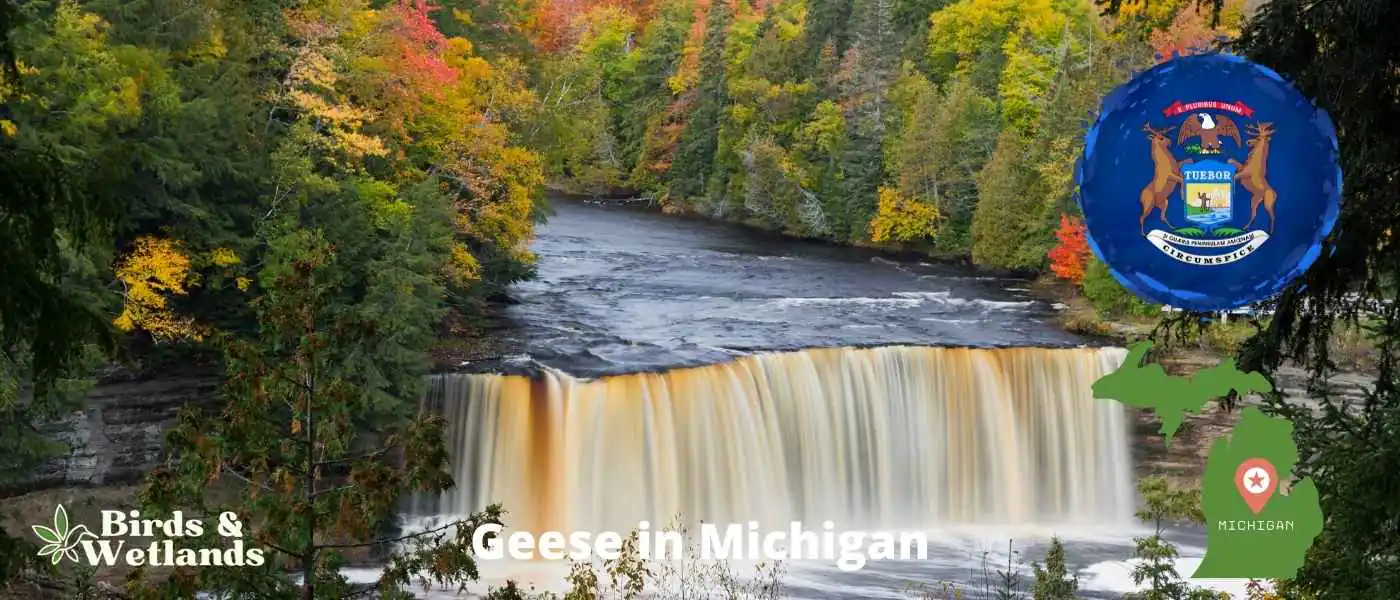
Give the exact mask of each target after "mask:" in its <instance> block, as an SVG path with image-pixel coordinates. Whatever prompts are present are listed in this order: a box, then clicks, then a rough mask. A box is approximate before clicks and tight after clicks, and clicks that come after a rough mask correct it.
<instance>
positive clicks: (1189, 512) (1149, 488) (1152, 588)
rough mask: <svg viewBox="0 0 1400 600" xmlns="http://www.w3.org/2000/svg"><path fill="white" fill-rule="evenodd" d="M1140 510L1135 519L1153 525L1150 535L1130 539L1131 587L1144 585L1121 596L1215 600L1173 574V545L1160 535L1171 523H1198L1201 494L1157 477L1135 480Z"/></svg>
mask: <svg viewBox="0 0 1400 600" xmlns="http://www.w3.org/2000/svg"><path fill="white" fill-rule="evenodd" d="M1138 493H1139V494H1141V495H1142V508H1140V509H1139V510H1138V513H1137V517H1138V519H1140V520H1142V522H1144V523H1147V524H1150V525H1152V526H1153V528H1154V530H1153V533H1152V535H1148V536H1141V537H1137V538H1133V541H1134V544H1135V545H1134V549H1133V558H1136V559H1138V561H1139V562H1138V564H1137V565H1136V566H1134V567H1133V575H1132V576H1133V584H1134V585H1139V586H1142V585H1144V584H1145V585H1146V588H1145V589H1144V590H1143V591H1141V592H1135V593H1132V594H1128V595H1127V596H1124V598H1125V599H1126V600H1218V599H1219V598H1220V597H1221V596H1220V595H1219V594H1217V593H1215V592H1212V591H1210V590H1207V589H1203V588H1197V587H1193V586H1191V585H1190V584H1189V583H1187V582H1186V581H1185V580H1184V579H1182V577H1181V575H1180V574H1179V573H1177V571H1176V564H1175V561H1176V558H1177V550H1176V546H1175V545H1174V544H1172V543H1171V542H1169V541H1167V539H1166V538H1165V537H1163V536H1162V532H1163V527H1164V526H1165V525H1166V524H1168V523H1171V522H1183V521H1184V522H1188V523H1194V524H1201V523H1204V522H1205V516H1204V515H1202V514H1201V492H1200V490H1199V489H1183V488H1178V487H1175V486H1173V485H1171V484H1170V483H1169V482H1168V481H1167V480H1166V479H1164V478H1162V477H1160V476H1153V477H1144V478H1143V479H1141V480H1139V481H1138Z"/></svg>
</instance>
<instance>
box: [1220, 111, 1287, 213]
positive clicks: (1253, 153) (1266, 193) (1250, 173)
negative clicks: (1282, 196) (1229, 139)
mask: <svg viewBox="0 0 1400 600" xmlns="http://www.w3.org/2000/svg"><path fill="white" fill-rule="evenodd" d="M1245 131H1246V132H1247V133H1248V134H1249V135H1250V136H1251V137H1250V138H1249V140H1248V141H1246V142H1245V145H1246V146H1248V147H1249V156H1247V157H1245V159H1244V164H1240V162H1239V161H1237V160H1235V159H1233V158H1232V159H1230V161H1229V163H1230V166H1232V167H1234V168H1235V170H1236V172H1235V181H1238V182H1240V185H1241V186H1244V189H1246V190H1249V195H1250V196H1252V198H1251V199H1250V207H1249V223H1248V224H1246V225H1245V226H1244V228H1245V229H1249V228H1250V226H1251V225H1254V219H1255V217H1257V216H1259V205H1260V204H1263V205H1264V212H1265V213H1268V215H1269V233H1273V232H1274V201H1275V200H1278V192H1276V191H1274V188H1273V186H1271V185H1269V181H1268V179H1267V176H1268V170H1269V140H1270V139H1272V138H1273V137H1274V124H1273V123H1259V124H1258V125H1253V124H1251V125H1246V126H1245Z"/></svg>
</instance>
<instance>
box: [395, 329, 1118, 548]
mask: <svg viewBox="0 0 1400 600" xmlns="http://www.w3.org/2000/svg"><path fill="white" fill-rule="evenodd" d="M1124 356H1125V352H1124V351H1123V350H1121V349H1115V348H1104V349H1088V348H1081V349H1062V350H1049V349H1038V348H1013V349H968V348H929V347H907V346H901V347H884V348H874V349H849V348H833V349H815V350H804V351H799V352H789V353H767V354H757V355H751V356H745V357H742V358H739V359H737V360H735V361H733V362H730V363H725V364H715V365H708V366H702V367H693V368H682V369H675V370H671V371H667V372H663V373H636V374H629V375H618V376H610V377H603V378H600V379H578V378H574V377H571V376H569V375H566V374H563V373H559V372H553V371H550V372H546V373H543V374H542V375H541V376H539V377H536V378H533V379H532V378H527V377H521V376H506V375H466V374H447V375H438V376H434V377H433V378H432V381H431V382H430V385H429V390H428V391H427V393H426V394H425V398H424V401H423V402H424V409H425V410H430V411H435V412H438V413H440V414H443V415H444V416H445V417H446V418H447V420H448V423H449V432H448V436H449V437H448V439H449V448H450V451H451V452H452V457H453V465H454V469H455V477H456V481H457V487H456V489H454V490H452V491H450V492H448V493H445V494H443V495H442V497H440V498H433V499H431V500H432V501H433V503H434V504H435V506H431V507H426V508H420V510H428V511H438V512H444V513H463V512H467V511H471V510H476V509H480V508H482V507H484V506H486V505H488V504H491V503H495V502H499V503H501V504H502V505H503V506H504V507H505V509H506V510H507V511H508V514H507V517H506V520H507V523H508V524H509V525H510V526H511V527H512V528H521V529H529V530H534V531H578V530H583V531H629V530H631V529H633V528H635V527H636V526H637V523H638V522H639V521H641V520H649V521H651V522H652V523H665V522H668V521H670V520H671V518H672V517H675V516H677V515H683V516H684V517H685V519H686V520H687V521H692V522H693V521H694V520H704V521H707V522H714V523H745V522H749V521H758V522H759V523H760V524H761V525H762V526H765V527H766V526H769V525H772V526H779V525H785V524H787V523H790V522H792V521H806V522H821V521H823V520H831V521H834V522H835V523H836V524H837V526H838V527H841V528H847V529H849V528H872V529H873V528H899V529H907V528H914V527H937V526H943V525H962V524H994V525H1018V524H1044V523H1052V524H1065V523H1070V524H1073V523H1096V524H1115V523H1117V522H1123V523H1128V522H1131V520H1132V510H1133V490H1132V473H1131V458H1130V452H1129V445H1128V437H1127V434H1128V423H1127V417H1126V413H1125V409H1123V408H1122V407H1120V406H1118V405H1117V404H1116V403H1113V402H1108V401H1100V400H1095V399H1094V398H1093V396H1092V394H1091V392H1090V385H1091V384H1092V383H1093V382H1094V380H1096V379H1097V378H1098V377H1100V376H1101V375H1103V374H1105V373H1108V372H1109V371H1111V370H1113V369H1114V368H1117V366H1118V365H1119V364H1120V363H1121V362H1122V360H1123V358H1124ZM420 506H421V505H420Z"/></svg>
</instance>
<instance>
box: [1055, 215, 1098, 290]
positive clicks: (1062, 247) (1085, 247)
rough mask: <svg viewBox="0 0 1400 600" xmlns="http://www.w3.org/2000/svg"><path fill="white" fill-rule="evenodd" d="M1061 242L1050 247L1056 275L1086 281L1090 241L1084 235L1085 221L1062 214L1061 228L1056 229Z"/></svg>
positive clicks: (1077, 283)
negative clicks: (1085, 274)
mask: <svg viewBox="0 0 1400 600" xmlns="http://www.w3.org/2000/svg"><path fill="white" fill-rule="evenodd" d="M1055 237H1056V238H1059V240H1060V243H1059V244H1056V245H1055V247H1054V248H1051V249H1050V270H1051V271H1053V272H1054V273H1055V276H1056V277H1059V278H1060V279H1064V280H1066V281H1070V282H1073V283H1074V284H1075V285H1079V284H1080V283H1083V282H1084V272H1085V268H1086V267H1087V266H1088V264H1089V257H1090V251H1089V241H1088V239H1087V238H1085V237H1084V223H1082V222H1080V220H1079V219H1076V218H1074V217H1071V216H1069V215H1065V214H1062V215H1060V228H1059V229H1057V230H1056V231H1055Z"/></svg>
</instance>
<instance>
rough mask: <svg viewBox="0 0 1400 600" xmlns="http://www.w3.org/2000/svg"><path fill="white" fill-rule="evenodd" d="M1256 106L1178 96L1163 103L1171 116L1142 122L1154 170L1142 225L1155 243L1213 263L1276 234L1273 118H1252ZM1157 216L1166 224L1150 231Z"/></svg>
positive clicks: (1234, 257)
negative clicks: (1270, 174) (1271, 174)
mask: <svg viewBox="0 0 1400 600" xmlns="http://www.w3.org/2000/svg"><path fill="white" fill-rule="evenodd" d="M1253 112H1254V111H1253V110H1252V109H1250V108H1249V107H1248V106H1246V105H1245V104H1244V103H1242V102H1221V101H1195V102H1189V103H1183V102H1180V101H1177V102H1174V103H1172V104H1171V105H1170V106H1168V107H1166V108H1165V109H1163V111H1162V113H1163V116H1164V117H1165V118H1166V123H1164V124H1162V125H1159V126H1153V124H1152V123H1150V122H1148V123H1144V124H1143V126H1142V131H1143V133H1144V134H1145V136H1146V138H1147V140H1146V141H1147V145H1148V151H1149V152H1150V155H1151V158H1152V167H1153V169H1152V175H1151V179H1150V180H1149V181H1147V182H1146V185H1144V186H1143V188H1142V193H1141V194H1140V198H1139V199H1140V201H1141V203H1142V214H1141V216H1140V217H1139V219H1138V225H1139V228H1140V229H1141V233H1142V235H1143V236H1145V237H1146V238H1147V239H1148V240H1149V241H1151V242H1152V245H1153V247H1155V248H1157V249H1158V250H1161V251H1162V252H1163V253H1164V254H1166V255H1167V256H1170V257H1172V258H1174V259H1176V260H1178V261H1181V262H1184V263H1188V264H1192V265H1201V266H1212V265H1225V264H1230V263H1233V262H1237V261H1239V260H1242V259H1244V258H1246V257H1248V256H1249V255H1250V254H1252V253H1253V252H1254V251H1255V250H1258V249H1259V247H1260V246H1262V245H1263V244H1264V243H1265V242H1267V241H1268V240H1269V235H1270V234H1271V233H1272V232H1273V229H1274V220H1275V216H1276V215H1275V213H1274V208H1275V207H1274V204H1275V201H1276V200H1277V199H1278V194H1277V192H1276V191H1275V190H1274V188H1273V187H1272V186H1270V185H1269V182H1268V160H1269V144H1270V141H1271V139H1272V138H1273V134H1274V125H1273V124H1272V123H1269V122H1262V121H1261V122H1251V121H1249V117H1251V116H1253ZM1227 113H1228V114H1227ZM1232 114H1233V115H1234V116H1233V117H1232V116H1231V115H1232ZM1236 119H1239V120H1241V121H1243V122H1244V129H1243V132H1242V131H1241V129H1240V127H1239V125H1237V124H1236V122H1235V120H1236ZM1173 132H1175V135H1172V134H1173ZM1242 133H1243V135H1242ZM1261 209H1262V211H1261ZM1153 216H1155V217H1156V219H1157V221H1158V222H1159V223H1160V224H1161V225H1162V226H1164V227H1158V228H1155V229H1152V230H1150V231H1149V230H1148V220H1149V218H1150V217H1153ZM1265 220H1267V225H1265V223H1264V221H1265ZM1206 249H1208V251H1206V252H1202V251H1201V250H1206Z"/></svg>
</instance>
